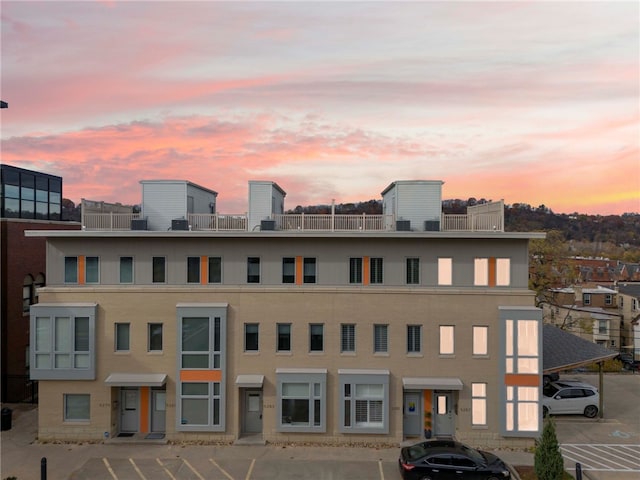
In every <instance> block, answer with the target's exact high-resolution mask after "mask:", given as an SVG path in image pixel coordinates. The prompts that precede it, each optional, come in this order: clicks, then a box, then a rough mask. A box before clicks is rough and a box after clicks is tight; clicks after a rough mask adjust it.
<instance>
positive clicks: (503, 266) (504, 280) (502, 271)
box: [496, 258, 511, 287]
mask: <svg viewBox="0 0 640 480" xmlns="http://www.w3.org/2000/svg"><path fill="white" fill-rule="evenodd" d="M510 284H511V259H510V258H496V285H497V286H498V287H508V286H509V285H510Z"/></svg>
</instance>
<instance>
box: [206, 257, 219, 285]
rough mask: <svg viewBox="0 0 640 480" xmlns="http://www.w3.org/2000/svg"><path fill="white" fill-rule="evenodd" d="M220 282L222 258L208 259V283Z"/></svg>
mask: <svg viewBox="0 0 640 480" xmlns="http://www.w3.org/2000/svg"><path fill="white" fill-rule="evenodd" d="M221 282H222V258H220V257H209V283H221Z"/></svg>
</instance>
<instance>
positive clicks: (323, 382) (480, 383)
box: [27, 180, 544, 447]
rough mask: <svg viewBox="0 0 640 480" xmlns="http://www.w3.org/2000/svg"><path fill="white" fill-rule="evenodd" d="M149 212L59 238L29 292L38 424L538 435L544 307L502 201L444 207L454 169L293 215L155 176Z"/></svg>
mask: <svg viewBox="0 0 640 480" xmlns="http://www.w3.org/2000/svg"><path fill="white" fill-rule="evenodd" d="M141 184H142V197H143V198H142V212H141V213H140V214H134V213H131V214H122V215H114V214H110V218H109V219H108V221H106V219H105V218H104V217H102V216H101V215H100V214H93V215H83V222H84V225H83V230H82V231H80V232H59V231H49V232H42V231H33V232H27V237H46V239H47V275H48V285H47V287H45V288H43V289H42V290H41V291H40V303H39V304H38V305H34V306H33V307H32V308H31V326H32V328H31V332H32V339H31V343H32V345H34V348H32V350H31V364H32V369H31V375H32V378H34V379H37V380H39V381H40V408H39V420H38V421H39V424H38V435H39V438H40V439H42V440H54V439H65V440H92V441H97V440H100V439H105V438H111V437H115V436H122V435H125V436H130V435H134V436H136V437H140V438H158V437H164V438H166V439H168V440H171V441H183V442H190V441H205V442H206V441H212V442H213V441H218V442H241V441H243V440H247V439H253V440H256V441H259V442H285V441H286V442H317V443H327V444H336V443H344V442H351V443H367V444H372V443H380V444H389V443H399V442H401V441H403V440H404V439H407V438H416V439H418V438H423V437H424V436H425V435H426V436H430V437H455V438H458V439H461V440H464V441H469V442H472V443H474V444H477V445H487V446H494V447H495V446H501V445H523V446H525V445H532V444H533V441H534V439H535V438H537V437H538V436H539V433H540V430H541V422H542V418H541V407H540V398H539V395H540V388H539V386H540V384H541V375H542V314H541V311H540V310H539V309H537V308H535V307H534V294H533V292H531V291H529V290H528V288H527V284H528V242H529V240H530V239H532V238H543V237H544V234H542V233H523V232H505V231H504V221H503V220H504V218H503V205H502V202H496V203H492V204H488V205H480V206H478V208H475V207H472V208H470V209H469V211H468V212H467V214H466V215H443V214H442V211H441V202H442V198H441V197H442V184H443V182H441V181H426V180H412V181H396V182H393V183H391V184H390V185H389V186H388V187H387V188H386V189H384V190H383V191H382V204H383V214H382V215H335V214H334V213H333V212H332V213H331V214H327V215H304V214H296V215H294V214H286V213H284V199H285V196H286V193H285V191H284V190H283V189H282V188H281V187H280V186H279V185H277V184H276V183H274V182H269V181H250V182H249V195H248V198H249V208H248V212H247V213H246V214H242V215H236V214H233V215H228V214H220V213H217V212H216V197H217V193H216V192H215V191H213V190H210V189H207V188H203V187H201V186H199V185H196V184H193V183H191V182H187V181H168V180H158V181H142V182H141Z"/></svg>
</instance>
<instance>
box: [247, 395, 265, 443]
mask: <svg viewBox="0 0 640 480" xmlns="http://www.w3.org/2000/svg"><path fill="white" fill-rule="evenodd" d="M244 431H245V433H261V432H262V392H261V391H260V390H246V391H245V394H244Z"/></svg>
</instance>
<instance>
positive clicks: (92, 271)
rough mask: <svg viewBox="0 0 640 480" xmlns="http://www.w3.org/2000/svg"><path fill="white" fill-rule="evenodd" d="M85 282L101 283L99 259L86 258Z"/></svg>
mask: <svg viewBox="0 0 640 480" xmlns="http://www.w3.org/2000/svg"><path fill="white" fill-rule="evenodd" d="M85 282H86V283H99V282H100V259H99V258H98V257H86V258H85Z"/></svg>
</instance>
